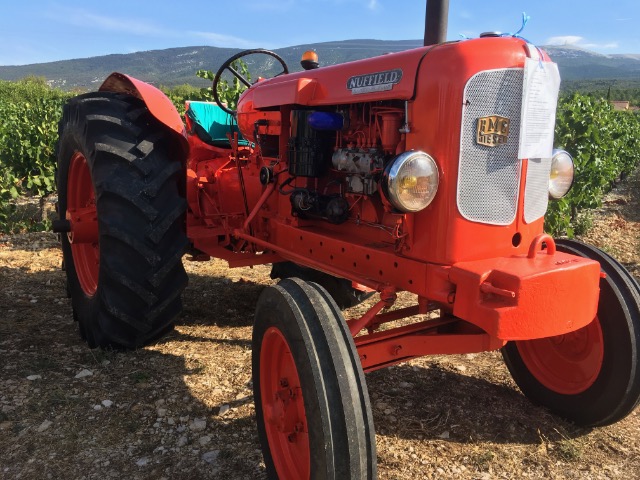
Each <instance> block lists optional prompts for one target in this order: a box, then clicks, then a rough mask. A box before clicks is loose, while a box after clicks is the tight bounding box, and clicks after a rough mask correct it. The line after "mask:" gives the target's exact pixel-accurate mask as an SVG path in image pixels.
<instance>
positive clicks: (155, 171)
mask: <svg viewBox="0 0 640 480" xmlns="http://www.w3.org/2000/svg"><path fill="white" fill-rule="evenodd" d="M59 133H60V140H59V143H58V173H57V186H58V195H59V205H58V211H59V215H60V219H61V220H63V221H67V222H68V229H69V230H70V231H69V233H66V234H62V235H61V243H62V251H63V257H64V265H65V267H66V272H67V279H68V288H69V291H70V294H71V299H72V305H73V314H74V318H75V319H76V320H77V321H78V322H79V326H80V333H81V335H82V337H83V338H84V339H85V340H86V341H87V343H88V344H89V346H90V347H92V348H93V347H117V348H136V347H140V346H143V345H145V344H147V343H149V342H151V341H153V340H155V339H157V338H158V337H160V336H161V335H162V334H164V333H165V332H167V331H168V330H170V329H171V328H172V325H173V322H174V320H175V319H176V317H178V315H179V314H180V312H181V309H182V305H181V299H180V295H181V292H182V290H183V289H184V287H185V286H186V283H187V277H186V273H185V271H184V268H183V266H182V261H181V258H182V254H183V252H184V250H185V247H186V244H187V239H186V235H185V233H184V214H185V211H186V202H185V201H184V199H183V198H182V197H181V195H180V191H179V189H180V180H181V178H182V165H181V161H180V158H181V155H180V154H179V153H178V151H177V149H175V148H174V144H173V142H172V141H171V137H170V136H169V135H168V134H167V133H166V132H165V129H164V127H163V126H162V125H160V124H159V122H157V121H156V120H155V119H154V118H153V117H152V116H151V114H150V113H149V111H148V110H147V108H146V107H145V105H144V103H143V102H141V101H140V100H138V99H136V98H134V97H131V96H127V95H122V94H115V93H107V92H100V93H90V94H86V95H81V96H78V97H75V98H73V99H71V100H70V101H69V102H68V103H67V105H65V108H64V113H63V118H62V121H61V122H60V127H59Z"/></svg>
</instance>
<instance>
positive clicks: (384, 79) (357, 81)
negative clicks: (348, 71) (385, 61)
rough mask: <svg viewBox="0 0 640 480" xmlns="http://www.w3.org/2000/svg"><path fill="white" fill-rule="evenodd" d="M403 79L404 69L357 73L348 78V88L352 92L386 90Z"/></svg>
mask: <svg viewBox="0 0 640 480" xmlns="http://www.w3.org/2000/svg"><path fill="white" fill-rule="evenodd" d="M401 79H402V70H400V69H399V68H396V69H394V70H386V71H384V72H376V73H365V74H364V75H356V76H354V77H351V78H349V80H347V88H348V89H349V90H351V93H352V94H354V95H356V94H358V93H371V92H384V91H386V90H391V89H392V88H393V86H394V85H395V84H396V83H398V82H399V81H400V80H401Z"/></svg>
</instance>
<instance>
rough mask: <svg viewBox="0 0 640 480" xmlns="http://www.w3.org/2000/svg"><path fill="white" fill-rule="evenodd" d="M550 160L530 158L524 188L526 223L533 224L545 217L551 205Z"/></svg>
mask: <svg viewBox="0 0 640 480" xmlns="http://www.w3.org/2000/svg"><path fill="white" fill-rule="evenodd" d="M550 174H551V159H550V158H530V159H529V161H528V164H527V179H526V181H527V184H526V185H525V187H524V221H525V222H526V223H532V222H535V221H536V220H538V219H539V218H540V217H542V216H544V214H545V213H546V212H547V206H548V205H549V176H550Z"/></svg>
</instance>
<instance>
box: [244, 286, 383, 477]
mask: <svg viewBox="0 0 640 480" xmlns="http://www.w3.org/2000/svg"><path fill="white" fill-rule="evenodd" d="M252 367H253V390H254V400H255V403H256V417H257V423H258V434H259V437H260V442H261V444H262V451H263V453H264V460H265V464H266V466H267V472H268V475H269V478H280V479H281V480H288V479H309V478H317V479H354V480H355V479H373V478H375V477H376V449H375V435H374V428H373V420H372V413H371V406H370V404H369V396H368V393H367V386H366V383H365V378H364V373H363V371H362V366H361V364H360V359H359V357H358V353H357V350H356V348H355V345H354V343H353V339H352V337H351V334H350V333H349V329H348V328H347V326H346V323H345V321H344V318H342V314H341V313H340V310H339V309H338V307H337V306H336V304H335V302H334V301H333V300H332V298H331V297H330V296H329V295H328V294H327V292H326V291H325V290H324V289H323V288H322V287H321V286H319V285H317V284H314V283H307V282H305V281H303V280H300V279H297V278H288V279H285V280H282V281H281V282H280V283H279V284H278V285H276V286H271V287H267V288H266V289H265V290H264V291H263V292H262V294H261V295H260V299H259V300H258V305H257V308H256V315H255V325H254V330H253V356H252Z"/></svg>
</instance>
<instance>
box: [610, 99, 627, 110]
mask: <svg viewBox="0 0 640 480" xmlns="http://www.w3.org/2000/svg"><path fill="white" fill-rule="evenodd" d="M611 105H612V106H613V109H614V110H629V102H628V101H626V100H612V101H611Z"/></svg>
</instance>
